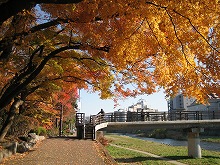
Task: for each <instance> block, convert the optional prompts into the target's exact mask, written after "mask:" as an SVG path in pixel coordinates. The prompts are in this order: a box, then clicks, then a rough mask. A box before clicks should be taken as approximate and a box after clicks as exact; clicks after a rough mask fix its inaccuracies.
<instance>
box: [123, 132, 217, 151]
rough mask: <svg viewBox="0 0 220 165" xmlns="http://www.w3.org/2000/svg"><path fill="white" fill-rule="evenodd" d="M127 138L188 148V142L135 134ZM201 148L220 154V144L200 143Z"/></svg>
mask: <svg viewBox="0 0 220 165" xmlns="http://www.w3.org/2000/svg"><path fill="white" fill-rule="evenodd" d="M125 135H126V136H130V137H133V138H138V139H142V140H147V141H153V142H157V143H161V144H166V145H171V146H187V145H188V143H187V141H182V140H181V141H180V140H174V139H155V138H147V137H140V136H137V135H135V134H125ZM200 146H201V148H202V149H206V150H212V151H218V152H220V143H212V142H203V141H201V142H200Z"/></svg>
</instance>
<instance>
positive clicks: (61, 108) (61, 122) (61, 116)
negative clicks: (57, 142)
mask: <svg viewBox="0 0 220 165" xmlns="http://www.w3.org/2000/svg"><path fill="white" fill-rule="evenodd" d="M62 134H63V104H62V103H60V127H59V136H62Z"/></svg>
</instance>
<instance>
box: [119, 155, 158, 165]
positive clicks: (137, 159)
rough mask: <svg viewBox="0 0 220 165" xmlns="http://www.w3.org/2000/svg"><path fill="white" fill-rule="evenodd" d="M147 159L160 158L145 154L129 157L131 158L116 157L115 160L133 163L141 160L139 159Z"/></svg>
mask: <svg viewBox="0 0 220 165" xmlns="http://www.w3.org/2000/svg"><path fill="white" fill-rule="evenodd" d="M147 160H154V161H156V160H160V159H157V158H154V157H145V156H137V157H131V158H116V159H115V161H116V162H118V163H135V162H141V161H147Z"/></svg>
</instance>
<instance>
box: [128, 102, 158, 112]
mask: <svg viewBox="0 0 220 165" xmlns="http://www.w3.org/2000/svg"><path fill="white" fill-rule="evenodd" d="M142 110H143V111H144V112H157V111H158V110H157V109H151V108H149V107H148V106H147V102H146V100H144V99H140V100H138V102H137V103H136V104H134V105H131V106H129V107H128V111H130V112H141V111H142Z"/></svg>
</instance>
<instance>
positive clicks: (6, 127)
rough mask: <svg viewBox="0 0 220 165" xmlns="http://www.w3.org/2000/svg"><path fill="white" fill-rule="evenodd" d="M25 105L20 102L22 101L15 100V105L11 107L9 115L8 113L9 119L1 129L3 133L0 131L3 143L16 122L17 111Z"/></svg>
mask: <svg viewBox="0 0 220 165" xmlns="http://www.w3.org/2000/svg"><path fill="white" fill-rule="evenodd" d="M22 104H23V101H22V100H20V99H15V100H14V102H13V104H12V105H11V107H10V110H9V113H8V117H7V119H6V121H5V122H4V124H3V126H2V128H1V131H0V141H2V140H3V139H4V138H5V136H6V134H7V132H8V130H9V129H10V127H11V125H12V123H13V121H14V118H15V115H16V110H17V109H18V108H19V107H20V106H21V105H22Z"/></svg>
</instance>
